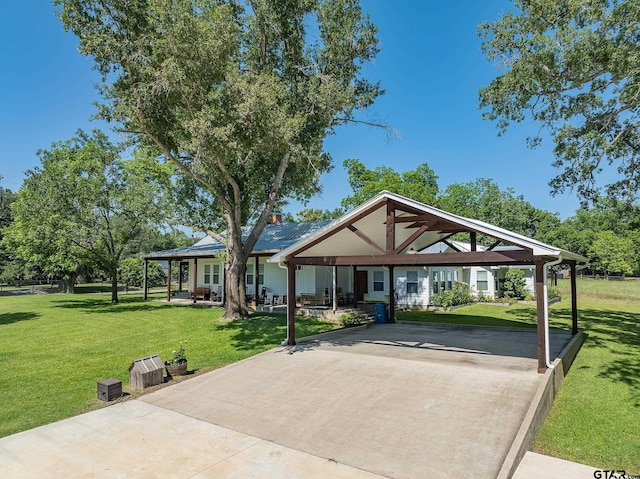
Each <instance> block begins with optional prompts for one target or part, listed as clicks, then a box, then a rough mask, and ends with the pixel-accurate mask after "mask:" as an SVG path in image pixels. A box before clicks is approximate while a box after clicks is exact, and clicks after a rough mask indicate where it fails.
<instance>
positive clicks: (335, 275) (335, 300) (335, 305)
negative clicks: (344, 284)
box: [331, 266, 338, 311]
mask: <svg viewBox="0 0 640 479" xmlns="http://www.w3.org/2000/svg"><path fill="white" fill-rule="evenodd" d="M331 269H332V270H333V274H332V278H333V285H332V286H333V310H334V311H337V310H338V267H337V266H334V267H333V268H331Z"/></svg>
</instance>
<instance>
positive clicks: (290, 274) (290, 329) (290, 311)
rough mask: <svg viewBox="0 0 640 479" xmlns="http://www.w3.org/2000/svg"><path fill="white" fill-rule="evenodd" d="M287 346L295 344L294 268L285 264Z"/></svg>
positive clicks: (292, 265)
mask: <svg viewBox="0 0 640 479" xmlns="http://www.w3.org/2000/svg"><path fill="white" fill-rule="evenodd" d="M287 344H288V345H289V346H294V345H295V344H296V266H295V265H294V264H289V263H288V264H287Z"/></svg>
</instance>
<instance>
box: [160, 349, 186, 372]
mask: <svg viewBox="0 0 640 479" xmlns="http://www.w3.org/2000/svg"><path fill="white" fill-rule="evenodd" d="M183 343H186V341H183V342H182V343H180V348H179V349H174V350H173V356H172V358H171V359H170V360H169V361H165V362H164V365H165V368H166V370H167V376H169V377H174V376H184V375H185V374H187V356H186V354H185V350H184V346H183Z"/></svg>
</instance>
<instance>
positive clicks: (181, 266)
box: [178, 261, 184, 293]
mask: <svg viewBox="0 0 640 479" xmlns="http://www.w3.org/2000/svg"><path fill="white" fill-rule="evenodd" d="M183 276H184V263H183V262H182V261H180V263H179V266H178V293H182V278H183Z"/></svg>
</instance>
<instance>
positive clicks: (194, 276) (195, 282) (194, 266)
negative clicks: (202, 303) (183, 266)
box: [193, 258, 198, 304]
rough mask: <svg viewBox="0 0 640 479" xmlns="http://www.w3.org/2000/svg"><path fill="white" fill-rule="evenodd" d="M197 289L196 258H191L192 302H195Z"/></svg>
mask: <svg viewBox="0 0 640 479" xmlns="http://www.w3.org/2000/svg"><path fill="white" fill-rule="evenodd" d="M197 289H198V258H193V304H196V290H197Z"/></svg>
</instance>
